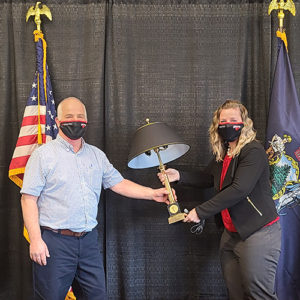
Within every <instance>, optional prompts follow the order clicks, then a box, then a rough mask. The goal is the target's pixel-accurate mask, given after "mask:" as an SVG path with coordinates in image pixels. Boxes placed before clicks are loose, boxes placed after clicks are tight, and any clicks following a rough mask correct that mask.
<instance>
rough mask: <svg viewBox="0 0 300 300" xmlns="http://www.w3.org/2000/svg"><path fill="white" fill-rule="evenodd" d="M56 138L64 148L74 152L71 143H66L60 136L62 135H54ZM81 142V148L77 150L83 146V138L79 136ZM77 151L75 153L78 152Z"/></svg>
mask: <svg viewBox="0 0 300 300" xmlns="http://www.w3.org/2000/svg"><path fill="white" fill-rule="evenodd" d="M56 140H57V141H58V142H59V143H61V144H62V145H63V146H64V147H65V148H66V149H68V151H69V150H71V151H73V152H74V148H73V145H71V144H70V143H68V142H67V141H66V140H65V139H63V138H62V136H61V135H60V134H59V133H58V134H57V136H56ZM81 141H82V144H81V148H80V150H79V151H78V152H81V150H82V149H83V147H85V141H84V139H83V138H81ZM78 152H77V153H78Z"/></svg>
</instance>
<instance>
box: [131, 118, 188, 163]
mask: <svg viewBox="0 0 300 300" xmlns="http://www.w3.org/2000/svg"><path fill="white" fill-rule="evenodd" d="M157 148H159V149H160V151H159V154H160V157H161V160H162V163H164V164H165V163H168V162H170V161H172V160H175V159H176V158H178V157H180V156H182V155H183V154H185V153H186V152H187V151H188V150H189V149H190V146H189V145H187V144H185V143H184V141H183V140H182V139H181V138H180V137H179V136H178V135H177V134H176V132H174V131H173V129H171V128H170V127H169V126H168V125H166V124H165V123H162V122H155V123H149V124H146V125H144V126H142V127H140V128H139V129H138V130H137V131H136V132H135V134H134V136H133V140H132V143H131V148H130V153H129V157H128V167H130V168H133V169H143V168H150V167H154V166H158V165H159V164H160V163H159V159H158V156H157V154H156V153H155V151H154V149H157Z"/></svg>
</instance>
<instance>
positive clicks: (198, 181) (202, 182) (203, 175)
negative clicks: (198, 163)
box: [178, 159, 214, 188]
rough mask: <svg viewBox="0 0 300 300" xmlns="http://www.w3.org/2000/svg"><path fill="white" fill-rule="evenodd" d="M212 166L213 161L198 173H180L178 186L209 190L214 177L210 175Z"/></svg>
mask: <svg viewBox="0 0 300 300" xmlns="http://www.w3.org/2000/svg"><path fill="white" fill-rule="evenodd" d="M213 165H214V159H212V160H211V161H210V163H209V164H208V166H207V167H206V168H205V169H204V170H201V171H200V170H199V171H180V172H179V173H180V179H179V181H178V183H179V184H182V185H186V186H192V187H198V188H209V187H212V186H213V184H214V177H213V175H212V168H213Z"/></svg>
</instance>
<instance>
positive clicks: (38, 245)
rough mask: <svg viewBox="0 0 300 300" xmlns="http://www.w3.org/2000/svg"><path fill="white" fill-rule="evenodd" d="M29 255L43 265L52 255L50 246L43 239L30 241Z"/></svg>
mask: <svg viewBox="0 0 300 300" xmlns="http://www.w3.org/2000/svg"><path fill="white" fill-rule="evenodd" d="M29 255H30V258H31V259H32V260H33V261H34V262H36V263H37V264H39V265H41V266H45V265H46V264H47V257H50V254H49V251H48V247H47V245H46V243H45V242H44V241H43V240H42V239H38V240H36V241H31V242H30V246H29Z"/></svg>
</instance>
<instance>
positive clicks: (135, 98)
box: [0, 0, 300, 300]
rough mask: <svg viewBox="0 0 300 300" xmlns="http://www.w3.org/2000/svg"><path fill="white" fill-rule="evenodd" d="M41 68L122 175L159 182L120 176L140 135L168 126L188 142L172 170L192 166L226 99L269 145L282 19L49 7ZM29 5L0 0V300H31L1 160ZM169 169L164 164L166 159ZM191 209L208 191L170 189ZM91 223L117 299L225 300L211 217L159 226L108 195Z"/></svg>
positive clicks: (24, 92)
mask: <svg viewBox="0 0 300 300" xmlns="http://www.w3.org/2000/svg"><path fill="white" fill-rule="evenodd" d="M294 2H295V5H296V10H297V13H298V14H299V12H300V5H299V1H294ZM44 3H45V4H47V6H48V7H49V8H50V9H51V12H52V16H53V21H52V22H50V21H49V20H47V19H46V18H43V19H42V29H43V33H44V34H45V38H46V40H47V43H48V48H47V50H48V56H47V61H48V66H49V71H50V75H51V79H52V86H53V93H54V97H55V100H56V104H58V103H59V102H60V101H61V100H62V99H63V98H65V97H67V96H71V95H73V96H76V97H78V98H80V99H82V100H83V102H84V103H85V104H86V106H87V112H88V121H89V125H88V131H87V134H86V137H85V138H86V140H87V142H89V143H91V144H94V145H96V146H98V147H100V148H101V149H102V150H104V151H105V152H106V154H107V156H108V157H109V159H110V160H111V162H112V163H113V164H114V165H115V166H116V167H117V168H118V169H119V170H120V171H121V172H122V173H123V174H124V176H125V177H126V178H130V179H132V180H134V181H137V182H139V183H142V184H146V185H151V186H153V187H159V186H160V184H159V182H158V179H157V178H156V172H157V171H156V169H155V168H151V169H147V170H128V169H127V167H126V166H127V155H128V152H129V146H130V139H131V137H132V135H133V133H134V131H135V130H136V129H137V128H138V127H139V126H141V125H142V124H144V122H145V119H146V118H150V120H151V121H164V122H166V123H167V124H169V125H170V126H172V127H173V128H174V129H175V130H177V132H178V133H179V134H180V135H181V136H182V137H183V138H184V139H185V140H186V142H187V143H188V144H190V145H191V150H190V151H189V152H188V153H187V154H186V155H184V156H183V157H181V158H180V159H178V160H176V161H174V162H173V163H172V164H173V165H176V166H177V167H179V168H185V169H189V168H199V167H202V166H204V165H205V164H206V163H207V161H208V160H209V159H210V157H211V154H210V150H209V145H208V133H207V131H208V127H209V124H210V121H211V117H212V113H213V111H214V110H215V109H216V107H217V106H218V105H219V104H221V103H222V102H224V100H226V99H227V98H234V99H240V100H241V101H242V102H243V103H244V104H245V105H246V106H247V107H248V109H249V112H250V116H251V117H252V119H253V120H254V123H255V127H256V129H257V132H258V138H259V139H260V140H262V141H264V138H265V130H266V123H267V115H268V106H269V95H270V87H271V78H272V75H273V70H274V66H275V59H276V54H277V53H276V52H277V44H276V38H275V32H276V29H277V24H278V22H277V16H276V13H275V12H273V15H272V16H268V15H267V10H268V5H269V1H225V0H222V1H214V0H207V1H200V0H199V1H197V0H194V1H192V0H191V1H188V0H182V1H180V0H177V1H175V0H173V1H171V0H169V1H163V0H152V1H151V0H149V1H148V0H140V1H133V0H131V1H113V0H106V1H104V0H103V1H83V0H82V1H75V0H64V1H63V0H53V1H51V0H48V1H44ZM34 4H35V2H33V1H21V0H19V1H18V0H12V1H3V0H0V107H1V108H0V135H1V143H0V182H1V187H0V188H1V190H0V197H1V200H0V222H1V227H0V228H1V230H0V239H1V242H0V270H1V271H0V298H1V299H5V300H6V299H16V300H22V299H25V300H27V299H30V297H31V293H32V288H31V284H32V282H31V281H32V279H31V262H30V260H29V256H28V245H27V242H26V241H25V239H24V238H23V236H22V230H23V222H22V216H21V208H20V194H19V188H18V187H17V186H16V185H15V184H14V183H12V182H11V181H10V180H9V179H8V177H7V174H8V166H9V163H10V160H11V157H12V154H13V150H14V148H15V143H16V141H17V137H18V134H19V129H20V126H21V122H22V117H23V112H24V108H25V104H26V101H27V97H28V95H29V92H30V89H31V84H32V81H33V78H34V73H35V45H34V41H33V34H32V33H33V31H34V29H35V24H34V23H33V20H32V19H31V20H30V21H29V22H28V23H26V22H25V16H26V12H27V10H28V8H29V7H30V6H32V5H34ZM285 27H286V32H287V37H288V42H289V55H290V59H291V62H292V66H293V70H294V76H295V81H296V85H297V89H298V94H300V93H299V88H300V51H299V49H300V39H299V29H300V18H299V16H298V15H296V17H292V16H291V15H290V13H287V14H286V19H285ZM172 164H170V166H172ZM176 190H177V193H178V199H179V201H180V203H181V207H182V208H184V207H186V208H188V209H191V208H193V207H194V206H195V205H196V204H197V203H199V202H201V201H204V200H205V199H208V197H209V195H210V194H211V191H200V190H195V189H187V188H183V187H176ZM102 198H103V199H102V201H101V205H100V211H99V223H100V226H99V230H100V232H101V233H102V234H101V244H102V245H103V247H102V249H103V252H104V254H105V262H104V263H105V267H106V271H107V287H108V294H109V298H110V299H112V300H117V299H122V300H123V299H128V300H133V299H136V300H140V299H149V300H150V299H153V300H156V299H161V300H169V299H170V300H171V299H172V300H176V299H178V300H181V299H203V300H217V299H218V300H221V299H226V289H225V287H224V282H223V280H222V275H221V270H220V266H219V260H218V242H219V237H220V231H219V230H218V229H217V227H216V226H215V224H214V222H213V220H208V222H207V225H206V228H205V230H204V232H203V234H202V235H200V236H196V235H193V234H191V233H190V231H189V225H187V224H173V225H168V224H167V218H168V213H167V210H166V208H165V206H164V205H160V204H157V203H154V202H146V201H141V200H132V199H126V198H123V197H120V196H119V195H116V194H114V193H112V192H109V191H107V192H105V193H104V194H103V197H102Z"/></svg>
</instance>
